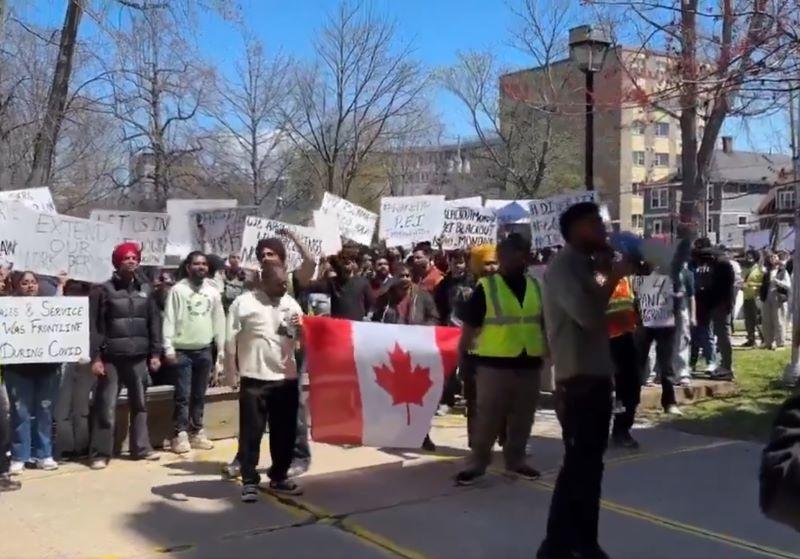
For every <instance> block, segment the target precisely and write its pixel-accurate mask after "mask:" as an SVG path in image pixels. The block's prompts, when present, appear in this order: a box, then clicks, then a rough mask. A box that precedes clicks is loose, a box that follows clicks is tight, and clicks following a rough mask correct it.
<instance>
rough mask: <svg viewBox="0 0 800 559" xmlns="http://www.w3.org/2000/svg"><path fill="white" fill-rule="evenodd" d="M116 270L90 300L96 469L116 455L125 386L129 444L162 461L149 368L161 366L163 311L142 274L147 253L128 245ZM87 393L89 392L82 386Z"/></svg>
mask: <svg viewBox="0 0 800 559" xmlns="http://www.w3.org/2000/svg"><path fill="white" fill-rule="evenodd" d="M111 261H112V263H113V264H114V269H115V272H114V274H113V275H112V276H111V279H109V280H108V281H107V282H105V283H103V284H101V285H98V286H96V287H95V288H94V289H93V290H92V291H91V294H90V297H89V308H90V318H89V325H90V331H91V359H92V364H91V372H92V373H93V375H94V376H95V377H96V379H97V384H96V387H95V394H94V401H93V403H92V411H91V416H92V433H91V442H90V448H89V458H90V466H91V468H92V469H94V470H100V469H103V468H105V467H106V466H108V462H109V460H110V459H111V456H112V454H113V452H114V423H115V421H114V420H115V416H116V410H117V397H118V396H119V391H120V389H121V388H122V387H123V386H125V388H126V389H127V394H128V396H127V397H128V408H129V409H130V437H129V446H130V454H131V457H132V458H134V459H137V460H140V459H145V460H157V459H158V454H157V453H156V452H155V451H154V450H153V447H152V446H151V444H150V434H149V431H148V428H147V398H146V392H147V386H148V383H149V374H148V368H149V370H150V371H152V372H156V371H158V370H159V369H160V367H161V360H160V356H161V313H160V312H159V310H158V304H157V303H156V298H155V294H154V293H153V289H152V286H150V285H149V284H147V283H145V282H144V281H143V280H142V279H141V277H140V276H139V275H138V274H137V270H138V269H139V263H140V261H141V250H140V248H139V245H138V244H136V243H122V244H120V245H119V246H117V247H116V248H115V249H114V252H113V254H112V256H111ZM81 390H83V388H81Z"/></svg>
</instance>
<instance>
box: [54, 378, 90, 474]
mask: <svg viewBox="0 0 800 559" xmlns="http://www.w3.org/2000/svg"><path fill="white" fill-rule="evenodd" d="M96 383H97V379H96V378H95V376H94V375H93V374H92V371H91V369H90V365H89V364H88V363H86V364H79V363H67V364H66V366H65V367H64V374H63V375H62V376H61V385H60V386H59V388H58V398H57V399H56V405H55V409H54V410H53V421H54V422H55V425H56V437H55V445H54V447H55V450H54V455H55V457H56V459H59V458H61V456H62V455H63V454H64V453H67V452H68V453H72V454H74V455H76V456H83V455H85V454H86V452H87V451H88V450H89V409H90V407H91V400H92V390H94V387H95V384H96Z"/></svg>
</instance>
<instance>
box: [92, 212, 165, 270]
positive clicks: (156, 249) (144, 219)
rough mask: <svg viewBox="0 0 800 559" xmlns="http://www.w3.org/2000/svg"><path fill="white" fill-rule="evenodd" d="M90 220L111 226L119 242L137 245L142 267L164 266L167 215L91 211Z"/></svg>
mask: <svg viewBox="0 0 800 559" xmlns="http://www.w3.org/2000/svg"><path fill="white" fill-rule="evenodd" d="M91 219H93V220H96V221H102V222H103V223H108V224H110V225H113V226H114V227H115V228H116V230H117V233H118V241H119V242H126V241H133V242H136V243H139V246H140V247H141V248H142V266H163V265H164V258H165V255H166V253H167V231H168V229H169V214H162V213H150V212H121V211H117V210H92V214H91Z"/></svg>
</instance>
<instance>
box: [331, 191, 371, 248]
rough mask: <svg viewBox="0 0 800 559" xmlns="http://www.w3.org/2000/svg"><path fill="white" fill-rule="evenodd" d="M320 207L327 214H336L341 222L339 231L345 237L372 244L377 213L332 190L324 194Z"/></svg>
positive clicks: (363, 243) (360, 242)
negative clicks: (333, 192) (334, 193)
mask: <svg viewBox="0 0 800 559" xmlns="http://www.w3.org/2000/svg"><path fill="white" fill-rule="evenodd" d="M319 209H320V211H322V212H324V213H326V214H333V215H335V216H336V218H337V220H338V222H339V231H340V232H341V235H342V237H344V238H345V239H350V240H351V241H354V242H356V243H359V244H362V245H367V246H369V245H370V244H372V237H373V235H374V234H375V224H376V223H377V221H378V215H377V214H374V213H372V212H370V211H368V210H365V209H364V208H362V207H361V206H357V205H355V204H353V203H352V202H348V201H347V200H345V199H344V198H339V197H338V196H335V195H333V194H331V193H330V192H326V193H325V194H323V196H322V205H321V206H320V208H319Z"/></svg>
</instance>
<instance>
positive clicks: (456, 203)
mask: <svg viewBox="0 0 800 559" xmlns="http://www.w3.org/2000/svg"><path fill="white" fill-rule="evenodd" d="M446 204H447V205H448V206H453V207H456V208H482V207H483V198H481V197H480V196H470V197H468V198H456V199H455V200H447V201H446Z"/></svg>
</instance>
